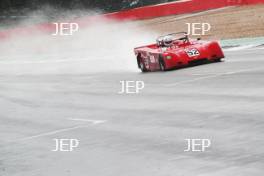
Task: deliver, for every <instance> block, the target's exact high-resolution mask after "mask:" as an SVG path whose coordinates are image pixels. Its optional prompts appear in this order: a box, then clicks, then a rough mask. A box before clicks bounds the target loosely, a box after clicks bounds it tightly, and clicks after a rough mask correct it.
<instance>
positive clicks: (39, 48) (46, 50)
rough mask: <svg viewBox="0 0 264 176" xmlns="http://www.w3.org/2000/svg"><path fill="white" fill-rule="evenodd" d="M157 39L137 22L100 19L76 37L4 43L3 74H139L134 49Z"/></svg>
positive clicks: (1, 46) (26, 38)
mask: <svg viewBox="0 0 264 176" xmlns="http://www.w3.org/2000/svg"><path fill="white" fill-rule="evenodd" d="M155 36H156V34H155V33H154V32H151V31H146V30H144V29H141V28H140V27H138V24H137V22H117V21H111V20H106V19H100V20H97V21H96V22H93V23H90V24H89V25H88V26H87V27H85V28H82V27H81V28H80V30H79V31H78V32H76V33H75V34H74V35H72V36H52V35H47V34H45V35H44V34H38V35H32V36H24V37H23V36H19V37H14V38H11V39H9V40H8V41H3V42H1V41H0V51H1V55H0V64H1V65H2V67H3V68H2V69H1V70H0V73H8V74H85V73H97V72H138V71H139V70H138V69H137V63H136V58H135V55H134V53H133V48H134V47H137V46H139V45H144V44H148V43H149V42H154V39H155Z"/></svg>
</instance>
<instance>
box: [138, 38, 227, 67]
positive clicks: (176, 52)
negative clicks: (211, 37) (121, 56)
mask: <svg viewBox="0 0 264 176" xmlns="http://www.w3.org/2000/svg"><path fill="white" fill-rule="evenodd" d="M184 34H185V33H184ZM185 37H186V38H185V39H184V40H182V39H179V40H173V43H172V45H171V46H170V47H162V46H159V44H151V45H147V46H142V47H137V48H135V49H134V52H135V55H136V56H137V63H138V67H139V68H140V69H141V70H142V72H145V71H157V70H162V71H164V70H170V69H173V68H177V67H183V66H188V65H190V64H192V63H196V62H200V61H220V60H221V59H222V58H224V53H223V51H222V49H221V47H220V45H219V44H218V42H217V41H201V40H199V39H197V40H190V39H189V38H188V36H187V35H185Z"/></svg>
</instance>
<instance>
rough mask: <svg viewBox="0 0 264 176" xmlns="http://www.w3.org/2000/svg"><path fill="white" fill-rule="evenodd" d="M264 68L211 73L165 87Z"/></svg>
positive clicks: (257, 68)
mask: <svg viewBox="0 0 264 176" xmlns="http://www.w3.org/2000/svg"><path fill="white" fill-rule="evenodd" d="M263 69H264V67H256V68H248V69H243V70H238V71H230V72H226V73H220V74H216V75H210V76H204V77H200V78H195V79H191V80H186V81H180V82H176V83H172V84H165V85H164V86H165V87H173V86H176V85H182V84H186V83H190V82H195V81H199V80H204V79H209V78H215V77H218V76H225V75H232V74H237V73H243V72H250V71H256V70H263Z"/></svg>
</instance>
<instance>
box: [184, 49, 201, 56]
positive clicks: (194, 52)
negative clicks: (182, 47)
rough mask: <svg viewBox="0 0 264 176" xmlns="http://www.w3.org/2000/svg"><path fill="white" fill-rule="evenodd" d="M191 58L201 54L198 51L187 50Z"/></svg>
mask: <svg viewBox="0 0 264 176" xmlns="http://www.w3.org/2000/svg"><path fill="white" fill-rule="evenodd" d="M186 53H187V54H188V56H189V57H194V56H199V55H200V53H199V51H198V50H197V49H191V50H186Z"/></svg>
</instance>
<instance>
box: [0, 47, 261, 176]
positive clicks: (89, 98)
mask: <svg viewBox="0 0 264 176" xmlns="http://www.w3.org/2000/svg"><path fill="white" fill-rule="evenodd" d="M226 56H227V57H226V61H225V62H222V63H214V64H207V65H202V66H197V67H191V68H186V69H181V70H176V71H170V72H166V73H161V72H156V73H148V74H142V73H139V72H138V73H133V72H127V73H126V72H122V73H114V72H113V73H97V74H83V75H77V74H73V75H65V74H62V75H20V76H16V75H12V74H4V73H1V75H0V90H1V91H0V175H1V176H263V173H264V150H263V149H264V147H263V146H264V77H263V75H264V57H263V56H264V49H250V50H244V51H229V52H226ZM0 67H6V65H0ZM0 69H1V68H0ZM120 80H142V81H145V86H146V87H145V89H144V90H143V91H142V92H141V93H140V94H137V95H120V94H117V92H118V91H119V90H120V84H119V81H120ZM72 119H75V120H72ZM76 119H77V120H76ZM78 119H79V120H78ZM80 119H81V120H80ZM85 119H86V120H87V119H89V120H104V123H93V122H96V121H84V120H85ZM54 138H76V139H79V140H80V146H79V148H77V149H76V150H74V151H73V152H71V153H67V152H52V151H51V150H52V149H53V148H54V141H53V140H52V139H54ZM185 138H209V139H211V141H212V147H211V148H209V149H208V150H207V151H205V152H204V153H200V152H198V153H190V152H183V150H184V149H185V148H186V142H185V141H184V139H185Z"/></svg>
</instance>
